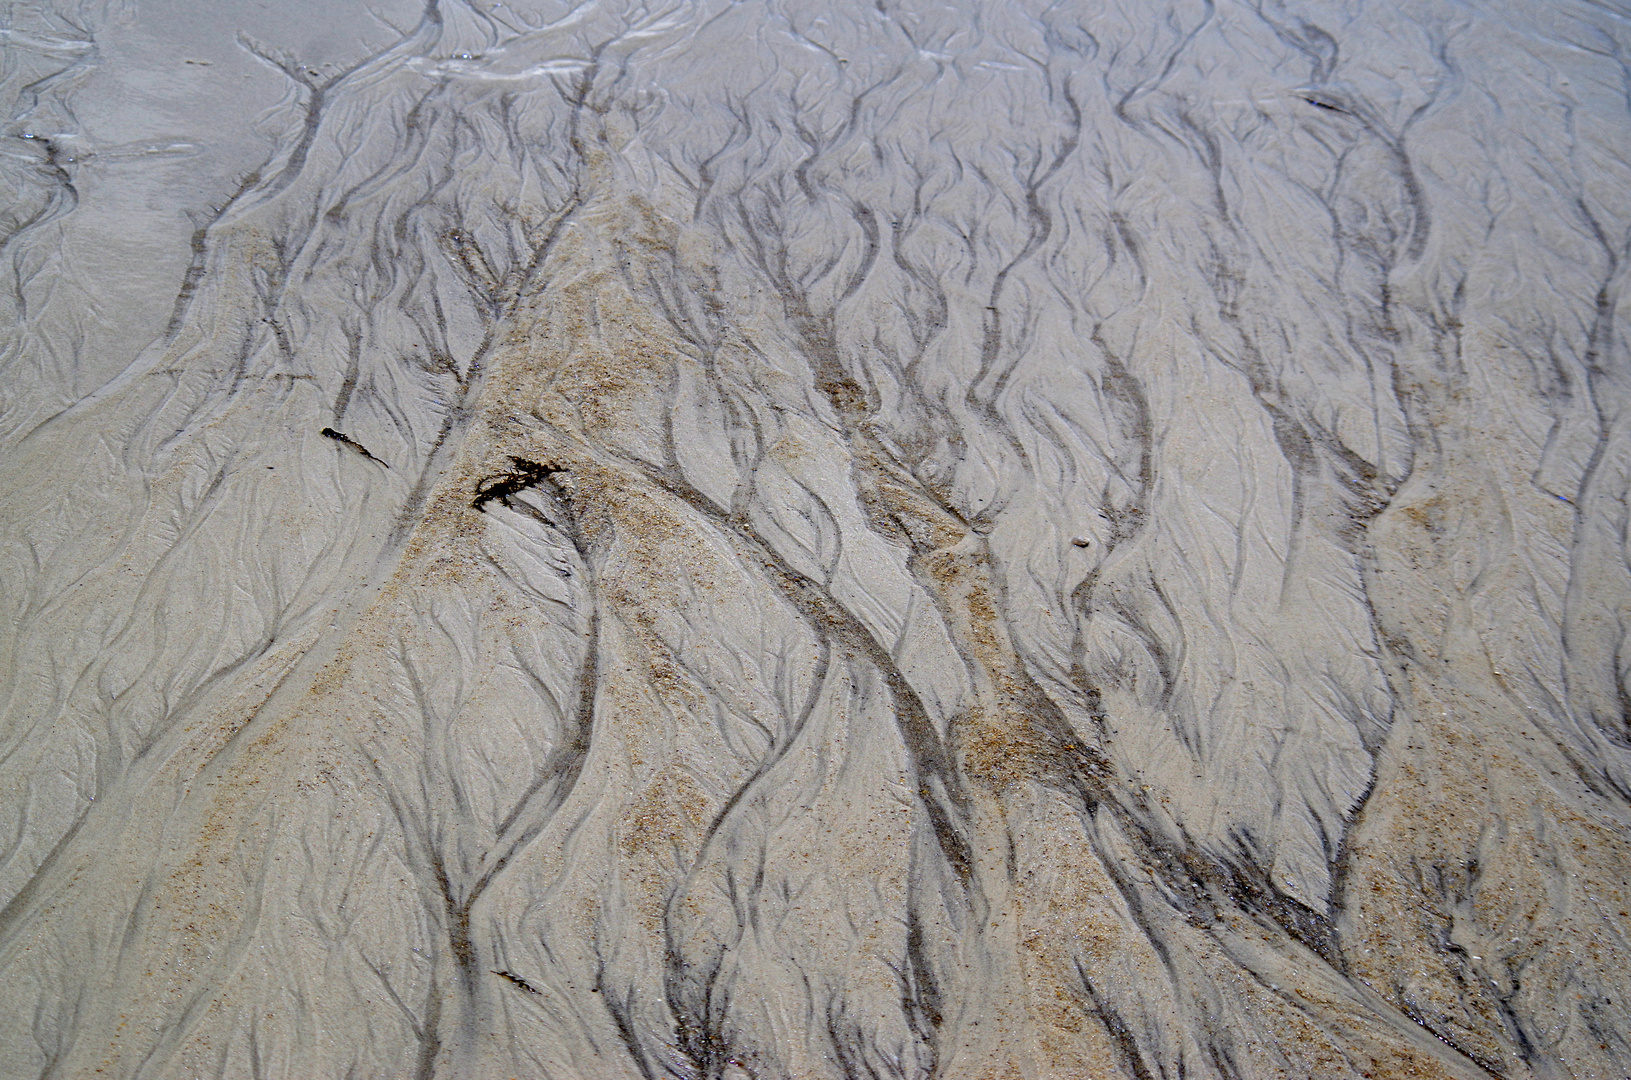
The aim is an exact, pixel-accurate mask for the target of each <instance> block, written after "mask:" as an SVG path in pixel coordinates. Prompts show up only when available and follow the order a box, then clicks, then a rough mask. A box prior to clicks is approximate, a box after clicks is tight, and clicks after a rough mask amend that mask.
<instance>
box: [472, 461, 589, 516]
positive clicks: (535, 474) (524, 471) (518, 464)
mask: <svg viewBox="0 0 1631 1080" xmlns="http://www.w3.org/2000/svg"><path fill="white" fill-rule="evenodd" d="M510 460H511V461H512V462H514V463H515V468H514V469H513V470H511V471H510V472H506V473H499V474H498V475H497V476H489V477H487V478H486V479H484V480H481V481H478V482H477V484H476V497H475V498H474V499H472V500H470V505H471V506H472V507H473V508H475V509H477V510H481V509H483V508H484V507H485V506H486V505H487V504H488V503H490V502H493V501H494V500H497V501H498V502H499V503H501V504H503V505H504V506H509V505H510V496H511V495H514V494H515V493H516V492H518V491H521V490H522V489H524V488H529V487H533V486H535V485H537V484H538V483H539V482H540V481H542V480H544V479H545V478H547V477H550V476H553V475H554V474H555V473H558V472H565V471H566V470H565V469H561V468H557V467H556V466H554V465H540V464H538V463H537V462H536V461H528V460H527V459H526V458H518V457H515V456H513V455H512V456H511V457H510Z"/></svg>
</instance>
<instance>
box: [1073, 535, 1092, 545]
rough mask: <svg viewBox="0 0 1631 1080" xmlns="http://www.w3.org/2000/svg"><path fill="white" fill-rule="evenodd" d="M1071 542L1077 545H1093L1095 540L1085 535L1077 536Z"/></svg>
mask: <svg viewBox="0 0 1631 1080" xmlns="http://www.w3.org/2000/svg"><path fill="white" fill-rule="evenodd" d="M1071 543H1073V544H1075V545H1076V546H1077V547H1091V546H1092V545H1093V541H1091V540H1089V539H1088V538H1087V537H1085V536H1078V537H1075V538H1074V539H1072V540H1071Z"/></svg>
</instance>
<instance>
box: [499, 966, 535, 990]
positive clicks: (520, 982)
mask: <svg viewBox="0 0 1631 1080" xmlns="http://www.w3.org/2000/svg"><path fill="white" fill-rule="evenodd" d="M493 974H494V975H497V976H498V977H499V978H501V979H508V980H510V981H511V982H513V983H514V984H515V985H517V986H519V987H520V988H521V989H523V990H525V991H526V992H527V993H529V994H541V993H543V991H541V990H539V989H538V988H537V987H536V986H534V985H532V984H531V983H530V982H528V981H527V980H525V979H523V978H522V977H521V976H519V975H517V974H515V973H514V972H509V971H495V972H493Z"/></svg>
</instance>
